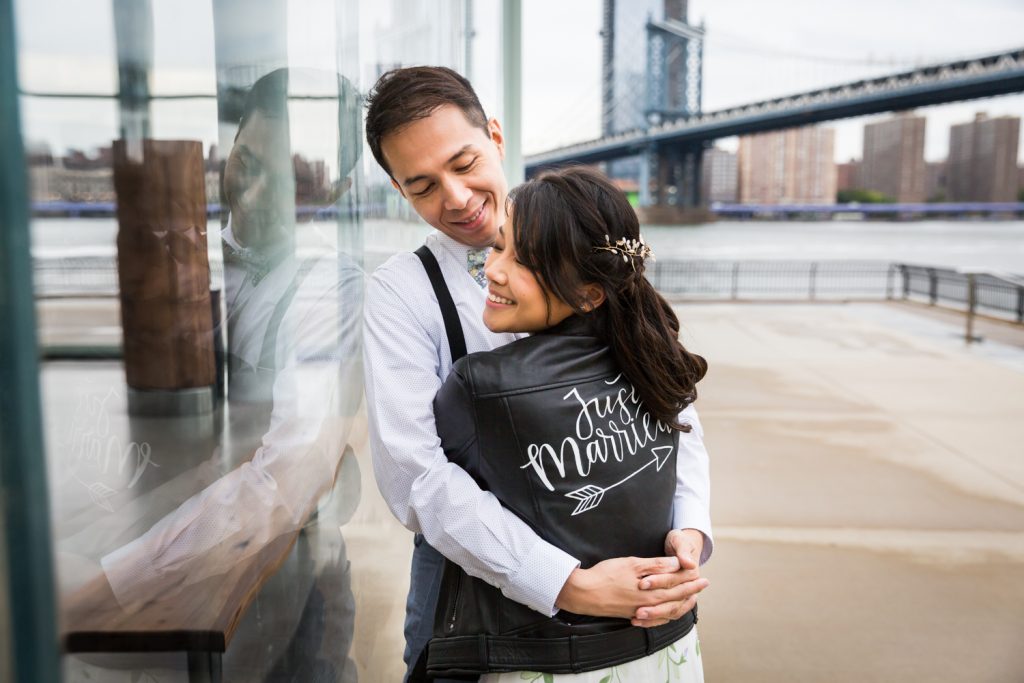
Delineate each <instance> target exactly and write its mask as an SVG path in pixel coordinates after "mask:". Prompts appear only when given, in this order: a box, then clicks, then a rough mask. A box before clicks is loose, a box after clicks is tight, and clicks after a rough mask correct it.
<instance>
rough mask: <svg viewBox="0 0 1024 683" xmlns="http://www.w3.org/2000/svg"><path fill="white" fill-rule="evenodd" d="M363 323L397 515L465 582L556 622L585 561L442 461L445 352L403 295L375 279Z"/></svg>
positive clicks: (381, 448)
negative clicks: (439, 406)
mask: <svg viewBox="0 0 1024 683" xmlns="http://www.w3.org/2000/svg"><path fill="white" fill-rule="evenodd" d="M435 305H436V304H435ZM364 322H365V325H364V338H363V341H364V369H365V373H366V374H365V384H366V398H367V412H368V415H369V429H370V446H371V450H372V453H373V465H374V473H375V475H376V479H377V485H378V487H379V488H380V492H381V494H382V495H383V497H384V500H385V501H386V502H387V504H388V506H389V507H390V509H391V511H392V513H394V515H395V516H396V517H397V518H398V520H399V521H400V522H401V523H402V524H403V525H404V526H405V527H406V528H408V529H410V530H411V531H414V532H418V533H422V534H423V536H424V538H426V540H427V542H428V543H430V545H432V546H433V547H434V548H436V549H437V550H438V552H440V553H441V554H442V555H444V556H445V557H447V558H448V559H450V560H451V561H453V562H455V563H456V564H458V565H459V566H461V567H462V568H463V569H464V570H465V571H466V573H468V574H470V575H471V576H475V577H477V578H480V579H482V580H484V581H486V582H488V583H490V584H491V585H493V586H496V587H497V588H498V589H500V590H501V592H502V593H503V594H504V595H505V596H506V597H508V598H509V599H511V600H515V601H516V602H519V603H522V604H524V605H526V606H528V607H530V608H531V609H534V610H536V611H538V612H540V613H542V614H544V615H547V616H550V615H553V614H554V613H555V612H557V608H556V607H555V600H556V599H557V597H558V594H559V593H560V592H561V590H562V587H563V586H564V585H565V582H566V581H567V580H568V578H569V575H570V574H571V573H572V571H573V569H575V568H576V567H578V566H579V561H578V560H576V559H575V558H574V557H572V556H571V555H569V554H567V553H566V552H564V551H563V550H561V549H559V548H556V547H555V546H553V545H551V544H550V543H548V542H546V541H544V540H543V539H541V538H540V537H539V536H537V534H536V533H534V531H533V530H532V529H530V528H529V526H527V525H526V524H525V523H524V522H523V521H522V520H521V519H519V518H518V517H516V516H515V515H514V514H513V513H512V512H510V511H509V510H507V509H505V508H504V507H502V505H501V503H500V502H499V501H498V499H497V498H496V497H495V496H494V495H493V494H492V493H490V492H487V491H483V490H481V489H480V487H479V486H478V485H477V483H476V482H475V481H474V480H473V479H472V477H470V476H469V474H467V473H466V472H465V470H463V469H462V468H460V467H458V466H457V465H455V464H453V463H451V462H449V461H448V459H447V458H446V457H445V454H444V451H443V450H442V448H441V441H440V439H439V437H438V435H437V427H436V424H435V420H434V411H433V401H434V396H435V394H436V393H437V391H438V389H439V388H440V387H441V379H440V377H439V374H440V362H439V358H438V346H437V344H436V343H435V342H434V341H433V339H432V338H431V336H430V334H429V332H428V330H427V328H426V327H425V325H424V323H422V322H421V320H420V318H419V317H418V316H417V315H415V314H414V311H413V310H412V309H410V307H409V306H408V305H407V303H406V301H404V300H403V297H402V296H401V295H400V294H399V292H397V291H395V289H394V288H393V287H392V286H391V285H390V284H389V283H387V282H385V281H383V280H382V279H381V278H379V277H377V276H375V277H373V278H371V280H370V283H369V285H368V287H367V292H366V302H365V308H364Z"/></svg>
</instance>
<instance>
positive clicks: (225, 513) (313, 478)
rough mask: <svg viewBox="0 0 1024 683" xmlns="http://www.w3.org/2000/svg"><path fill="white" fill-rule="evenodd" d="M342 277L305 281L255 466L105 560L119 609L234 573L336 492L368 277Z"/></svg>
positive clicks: (282, 340)
mask: <svg viewBox="0 0 1024 683" xmlns="http://www.w3.org/2000/svg"><path fill="white" fill-rule="evenodd" d="M331 265H332V267H333V263H332V264H331ZM340 277H341V280H340V282H336V283H332V282H330V281H328V282H327V283H326V284H325V283H323V282H316V281H314V280H311V279H310V280H307V281H306V282H305V283H304V284H305V285H306V288H305V289H302V288H300V290H299V292H298V293H297V294H296V298H295V299H294V300H293V303H292V306H291V307H290V309H289V315H288V317H286V319H285V322H282V326H281V327H282V329H281V330H280V333H279V336H278V345H279V348H278V349H277V351H276V356H277V359H278V363H279V364H280V366H281V369H280V371H279V372H278V373H277V375H276V377H275V378H274V385H273V411H272V414H271V420H270V425H269V428H268V429H267V431H266V432H265V433H264V434H263V437H262V441H261V445H260V446H259V447H258V448H257V449H256V451H255V453H254V454H253V455H252V458H251V460H250V461H248V462H245V463H243V464H242V465H241V466H239V467H237V468H235V469H233V470H231V471H230V472H228V473H227V474H225V475H224V476H222V477H220V478H218V479H216V480H215V481H213V482H212V483H210V484H209V485H208V486H206V487H205V488H204V489H203V490H201V491H200V492H198V493H196V494H195V495H193V496H191V497H190V498H189V499H187V500H185V501H184V502H183V503H182V504H181V505H180V506H179V507H177V508H176V509H175V510H174V511H173V512H171V513H169V514H167V515H166V516H165V517H163V518H162V519H161V520H160V521H159V522H157V523H156V524H154V525H153V526H152V527H151V528H150V529H149V530H148V531H147V532H146V533H145V534H143V535H142V536H140V537H138V538H136V539H135V540H134V541H132V542H130V543H128V544H127V545H124V546H121V547H120V548H118V549H116V550H114V551H113V552H111V553H109V554H107V555H105V556H104V557H103V558H102V559H101V561H100V562H101V565H102V567H103V569H104V572H105V573H106V575H107V579H108V581H109V583H110V586H111V589H112V590H113V592H114V595H115V596H116V598H117V600H118V602H119V603H120V604H121V605H122V606H127V605H129V604H133V603H137V602H139V601H144V600H146V599H148V598H149V597H151V596H152V595H154V594H156V593H157V592H158V591H159V590H165V589H166V587H167V586H177V589H176V590H180V589H183V588H184V587H186V586H189V585H192V584H194V583H197V582H199V581H201V580H203V579H206V578H208V577H210V576H216V575H223V574H227V573H228V572H230V571H231V570H232V569H233V568H234V567H235V566H237V564H238V563H239V562H240V561H242V560H243V559H245V558H248V557H249V556H251V555H254V554H256V553H258V552H259V551H261V550H262V549H263V548H264V547H266V546H267V545H268V544H269V543H271V542H273V541H274V540H275V539H276V538H278V537H280V536H282V535H286V534H291V533H295V532H296V531H297V530H298V529H299V528H300V527H301V526H302V525H303V524H304V523H305V521H306V520H307V518H308V517H309V515H310V513H311V512H312V510H313V509H314V508H315V506H316V504H317V501H318V500H319V499H320V498H321V496H323V495H324V494H325V493H327V492H328V491H329V490H331V487H332V486H333V485H334V484H335V477H336V475H337V472H338V469H339V465H340V462H341V458H342V454H343V452H344V446H345V443H346V441H347V438H348V434H349V431H350V428H351V423H352V419H353V418H352V412H353V411H352V410H351V408H350V407H349V408H346V407H345V406H349V405H350V404H351V402H352V400H353V399H352V397H353V396H358V395H360V394H361V383H360V381H359V380H361V373H360V372H359V362H358V361H359V359H360V357H361V354H360V353H359V348H358V346H359V328H360V327H361V325H360V322H361V321H360V318H361V315H360V313H361V310H360V307H359V306H360V303H361V302H360V299H361V297H362V281H363V276H362V273H361V271H359V270H358V269H356V268H354V267H353V268H349V269H346V270H345V271H344V272H343V273H342V275H341V276H340ZM293 314H294V315H293ZM353 328H355V329H353Z"/></svg>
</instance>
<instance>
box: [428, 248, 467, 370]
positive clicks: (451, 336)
mask: <svg viewBox="0 0 1024 683" xmlns="http://www.w3.org/2000/svg"><path fill="white" fill-rule="evenodd" d="M416 255H417V256H419V257H420V261H422V262H423V269H424V270H426V271H427V277H429V278H430V286H431V287H433V288H434V296H436V297H437V304H438V306H440V307H441V318H442V319H443V320H444V329H445V332H446V333H447V334H448V348H450V349H451V351H452V364H453V365H454V364H455V361H457V360H459V359H460V358H462V357H463V356H465V355H466V337H465V336H464V335H463V334H462V323H461V322H460V321H459V312H458V310H456V308H455V302H454V301H453V300H452V293H451V292H450V291H448V285H447V284H446V283H445V281H444V276H442V275H441V266H440V265H438V263H437V258H436V257H435V256H434V254H433V253H432V252H431V251H430V249H428V248H427V245H425V244H424V245H423V246H422V247H420V248H419V249H417V250H416Z"/></svg>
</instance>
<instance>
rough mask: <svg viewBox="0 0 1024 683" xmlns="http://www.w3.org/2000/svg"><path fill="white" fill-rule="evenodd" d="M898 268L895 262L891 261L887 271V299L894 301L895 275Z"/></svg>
mask: <svg viewBox="0 0 1024 683" xmlns="http://www.w3.org/2000/svg"><path fill="white" fill-rule="evenodd" d="M895 270H896V266H895V264H892V263H890V264H889V268H888V269H887V270H886V271H885V300H886V301H892V290H893V275H894V272H895Z"/></svg>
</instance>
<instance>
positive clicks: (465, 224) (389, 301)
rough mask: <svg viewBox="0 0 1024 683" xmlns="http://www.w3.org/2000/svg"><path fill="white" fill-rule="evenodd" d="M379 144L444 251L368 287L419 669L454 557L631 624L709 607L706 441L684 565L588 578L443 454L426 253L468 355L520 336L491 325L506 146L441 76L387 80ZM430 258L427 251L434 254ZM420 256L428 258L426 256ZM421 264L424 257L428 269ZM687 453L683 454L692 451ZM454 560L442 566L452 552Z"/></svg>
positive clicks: (372, 356)
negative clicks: (490, 268)
mask: <svg viewBox="0 0 1024 683" xmlns="http://www.w3.org/2000/svg"><path fill="white" fill-rule="evenodd" d="M366 136H367V141H368V143H369V146H370V149H371V151H372V152H373V155H374V157H375V158H376V160H377V162H378V163H379V164H380V165H381V167H382V168H384V170H385V171H387V172H388V174H389V175H390V176H391V182H392V184H393V185H394V186H395V188H396V189H397V190H398V191H399V192H400V193H401V194H402V196H403V197H405V198H406V199H407V200H408V201H409V203H410V204H411V205H412V207H413V208H414V209H415V210H416V212H417V213H418V214H419V215H420V216H421V217H422V218H423V219H424V220H425V221H426V222H427V223H429V224H430V225H431V226H433V227H434V228H436V229H437V232H435V233H433V234H431V235H430V236H428V237H427V240H426V244H425V248H426V250H427V251H428V252H429V253H427V254H424V255H422V256H419V257H418V256H417V254H412V253H403V254H397V255H395V256H393V257H392V258H391V259H389V260H388V261H387V262H386V263H385V264H384V265H382V266H381V267H380V268H378V269H377V271H376V272H375V273H374V274H373V277H372V278H371V280H370V283H369V285H368V287H367V293H366V301H365V303H364V316H365V338H364V353H365V364H364V368H365V373H366V395H367V405H368V412H369V422H370V440H371V449H372V452H373V461H374V471H375V474H376V476H377V484H378V486H379V488H380V490H381V493H382V494H383V496H384V498H385V500H386V501H387V503H388V505H389V507H390V508H391V510H392V512H393V513H394V514H395V516H396V517H397V518H398V519H399V521H401V522H402V524H403V525H405V526H406V527H407V528H408V529H410V530H411V531H413V532H415V534H416V536H415V541H414V544H415V548H414V550H413V561H412V577H411V585H410V590H409V597H408V601H407V604H406V623H405V638H406V648H405V655H404V658H405V661H406V664H407V665H408V667H409V669H410V672H411V670H412V669H413V667H414V665H415V663H416V661H417V659H418V657H419V656H420V654H421V653H422V651H423V649H424V647H425V645H426V643H427V641H428V640H429V638H430V636H431V631H432V628H433V622H434V618H433V617H434V610H435V607H436V604H437V596H438V592H439V587H440V583H441V579H442V574H443V568H444V559H443V558H444V557H447V558H448V559H449V560H451V561H452V562H455V563H456V564H458V565H459V566H461V567H462V568H463V569H464V570H465V571H466V572H467V573H468V574H470V575H471V576H475V577H478V578H481V579H483V580H484V581H486V582H487V583H490V584H491V585H493V586H496V587H498V588H499V589H500V590H501V591H502V593H503V594H504V595H506V596H507V597H508V598H510V599H512V600H515V601H516V602H519V603H522V604H524V605H527V606H528V607H530V608H532V609H534V610H536V611H538V612H541V613H543V614H545V615H549V616H550V615H552V614H555V613H556V612H557V611H558V610H559V609H566V610H569V611H571V612H574V613H576V614H587V615H594V616H616V617H624V618H632V619H633V620H634V623H635V624H637V625H642V626H654V625H658V624H661V623H665V621H666V620H668V619H674V618H678V617H679V616H682V615H683V614H685V613H686V612H688V611H689V610H690V609H691V608H692V607H693V605H694V601H695V599H696V598H695V596H696V593H698V592H699V591H700V590H702V589H703V588H704V587H705V586H706V585H707V582H706V580H704V579H701V578H700V574H699V568H698V564H699V563H702V562H703V561H705V560H706V559H707V558H708V556H709V555H710V553H711V541H710V534H711V524H710V516H709V512H708V496H709V494H708V472H707V453H706V451H705V450H704V446H703V443H702V442H701V440H700V437H699V429H695V430H694V432H695V434H697V435H698V436H695V438H693V439H691V440H690V442H689V443H687V444H684V445H682V446H681V448H682V449H685V450H686V451H687V452H688V453H689V455H690V456H691V457H688V458H683V457H682V455H681V456H680V459H681V460H685V461H686V462H688V463H689V465H688V466H689V467H690V470H689V471H687V472H685V473H680V476H679V481H680V482H682V481H683V479H684V478H685V479H686V484H685V485H683V484H680V486H679V487H678V489H677V493H676V499H675V500H676V519H677V520H684V522H685V523H684V524H682V525H677V526H678V527H679V528H678V529H676V530H673V531H672V532H670V533H669V535H668V537H667V538H666V542H665V548H666V554H667V555H669V557H663V558H619V559H613V560H608V561H605V562H601V563H599V564H597V565H594V566H593V567H588V568H582V567H580V563H579V561H578V560H577V559H576V558H574V557H572V556H571V555H569V554H567V553H565V552H564V551H562V550H560V549H559V548H557V547H555V546H553V545H551V544H550V543H548V542H546V541H544V540H543V539H541V538H540V537H539V536H538V535H537V534H536V533H535V532H534V531H533V530H532V529H531V528H530V527H529V526H528V525H527V524H526V523H525V522H523V521H522V520H521V519H520V518H518V517H517V516H516V515H514V514H513V513H511V512H510V511H508V510H507V509H505V508H503V507H502V506H501V504H500V503H499V502H498V500H497V499H496V498H495V497H494V496H493V495H492V494H491V493H489V492H487V491H484V490H481V488H480V487H479V485H478V484H477V483H476V481H475V480H474V479H473V478H472V477H470V476H469V474H467V473H466V472H465V470H463V469H462V468H460V467H458V466H456V465H454V464H453V463H450V462H449V461H448V459H447V458H446V457H445V454H444V451H443V450H442V449H441V442H440V439H439V438H438V436H437V428H436V424H435V420H434V413H433V400H434V396H435V394H436V393H437V390H438V389H439V388H440V386H441V384H442V383H443V381H444V379H445V378H446V377H447V376H448V374H449V373H450V371H451V367H452V363H453V358H452V354H453V349H452V348H451V346H452V345H451V344H450V343H449V336H448V330H447V329H446V326H445V321H444V319H443V317H442V312H441V308H440V305H439V300H438V297H437V296H435V293H434V289H433V287H432V284H431V281H430V278H429V277H428V274H427V271H426V267H427V261H426V259H432V260H434V261H436V263H437V266H438V270H439V273H440V276H441V277H442V278H443V282H444V285H445V286H446V288H447V291H448V292H449V293H450V297H451V300H452V302H453V304H454V310H455V311H456V312H457V317H458V321H457V322H458V323H459V325H460V327H461V332H462V335H463V337H464V343H465V350H466V351H467V352H469V353H473V352H475V351H485V350H491V349H494V348H497V347H499V346H502V345H504V344H507V343H509V342H511V341H512V340H513V339H515V335H513V334H508V333H504V334H497V333H494V332H491V331H490V330H488V329H487V327H486V326H485V325H484V323H483V316H482V314H483V310H484V306H485V301H486V300H487V283H486V279H485V278H484V274H483V264H484V260H485V258H486V255H487V250H488V247H490V245H491V244H492V243H493V242H494V240H495V238H496V236H497V234H498V229H499V227H501V226H502V224H503V223H504V222H505V199H506V197H507V195H508V184H507V182H506V180H505V175H504V172H503V171H502V166H501V161H502V159H503V158H504V154H505V138H504V137H503V135H502V131H501V126H500V125H499V124H498V122H497V121H496V120H495V119H488V118H487V117H486V115H485V114H484V110H483V108H482V107H481V105H480V102H479V100H478V98H477V96H476V94H475V93H474V92H473V89H472V87H471V86H470V84H469V82H468V81H466V79H464V78H463V77H462V76H460V75H459V74H457V73H455V72H454V71H452V70H450V69H446V68H440V67H411V68H405V69H396V70H394V71H390V72H388V73H386V74H384V75H383V76H382V77H381V78H380V80H379V81H378V82H377V84H376V86H375V87H374V89H373V91H372V92H371V94H370V98H369V108H368V112H367V119H366ZM421 251H422V249H421ZM418 253H419V252H418ZM421 259H424V260H423V261H422V262H421ZM681 453H682V450H681ZM442 556H443V557H442Z"/></svg>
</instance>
